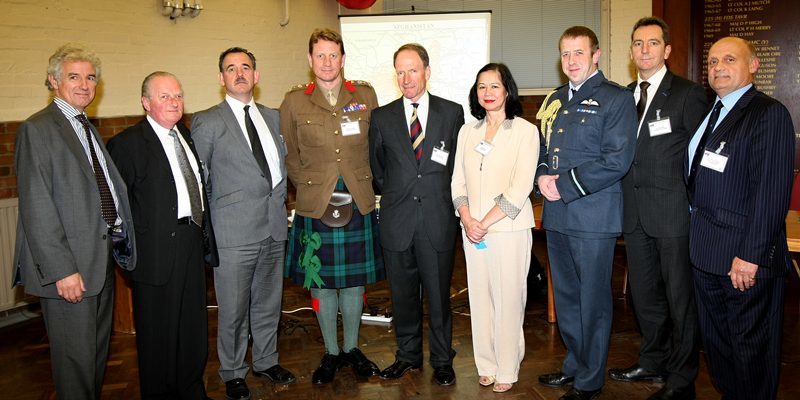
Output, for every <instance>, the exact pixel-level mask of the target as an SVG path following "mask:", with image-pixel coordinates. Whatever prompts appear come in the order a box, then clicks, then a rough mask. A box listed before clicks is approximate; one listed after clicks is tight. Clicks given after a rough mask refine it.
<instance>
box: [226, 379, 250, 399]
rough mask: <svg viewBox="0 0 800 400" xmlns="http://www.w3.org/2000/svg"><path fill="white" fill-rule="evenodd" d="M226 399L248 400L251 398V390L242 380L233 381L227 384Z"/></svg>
mask: <svg viewBox="0 0 800 400" xmlns="http://www.w3.org/2000/svg"><path fill="white" fill-rule="evenodd" d="M225 398H226V399H228V400H247V399H249V398H250V389H248V388H247V383H246V382H245V381H244V379H242V378H236V379H231V380H229V381H226V382H225Z"/></svg>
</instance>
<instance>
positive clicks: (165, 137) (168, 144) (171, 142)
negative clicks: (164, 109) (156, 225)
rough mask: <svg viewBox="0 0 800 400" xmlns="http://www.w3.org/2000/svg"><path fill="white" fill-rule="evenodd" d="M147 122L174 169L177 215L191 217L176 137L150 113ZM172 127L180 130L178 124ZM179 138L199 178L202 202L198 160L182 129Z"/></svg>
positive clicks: (198, 185) (190, 207) (171, 167)
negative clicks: (176, 151)
mask: <svg viewBox="0 0 800 400" xmlns="http://www.w3.org/2000/svg"><path fill="white" fill-rule="evenodd" d="M147 122H149V123H150V126H151V127H152V128H153V130H154V131H155V132H156V136H158V140H160V141H161V147H163V148H164V153H165V154H166V155H167V160H168V161H169V166H170V169H171V170H172V177H173V178H174V179H173V181H174V182H175V192H176V193H178V214H177V215H176V219H181V218H183V217H191V216H192V205H191V202H190V201H189V189H188V188H187V187H186V181H184V180H183V172H181V166H180V164H179V163H178V155H177V154H176V153H175V139H173V138H172V136H170V135H169V132H170V129H167V128H164V127H163V126H161V125H159V124H158V122H156V121H155V120H154V119H153V118H151V117H150V116H149V115H148V116H147ZM172 129H174V130H175V131H178V127H177V126H175V127H173V128H172ZM178 140H180V142H181V146H183V151H185V152H186V158H187V159H189V165H191V166H192V172H193V173H194V177H195V179H197V188H198V189H199V190H200V193H199V194H200V201H201V202H202V201H203V183H202V181H201V180H200V168H199V167H198V165H197V160H195V158H194V155H193V153H192V149H190V148H189V145H188V144H187V143H186V141H185V140H183V137H182V135H181V134H180V131H178ZM203 209H205V205H203Z"/></svg>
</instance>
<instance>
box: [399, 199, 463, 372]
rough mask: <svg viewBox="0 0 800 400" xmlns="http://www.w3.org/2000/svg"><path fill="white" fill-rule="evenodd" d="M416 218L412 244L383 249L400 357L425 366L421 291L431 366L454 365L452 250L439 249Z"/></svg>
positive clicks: (419, 219)
mask: <svg viewBox="0 0 800 400" xmlns="http://www.w3.org/2000/svg"><path fill="white" fill-rule="evenodd" d="M422 218H423V217H422V213H419V217H418V218H417V221H416V230H415V232H414V238H413V239H412V241H411V246H410V247H409V248H408V249H406V250H404V251H399V252H398V251H389V250H384V263H385V264H386V273H387V276H388V278H389V288H390V290H391V292H392V308H393V311H394V326H395V337H396V338H397V347H398V350H397V359H398V360H400V361H405V362H408V363H411V364H414V365H422V360H423V356H422V316H423V313H422V293H423V290H424V292H425V294H426V295H427V300H428V314H429V316H428V328H429V330H428V341H429V343H428V345H429V347H430V364H431V366H433V367H434V368H435V367H441V366H445V365H451V364H452V363H453V356H454V355H455V352H454V351H453V348H452V340H453V320H452V314H451V313H450V281H451V278H452V276H453V250H452V249H451V250H448V251H443V252H440V251H436V249H434V248H433V246H431V243H430V241H429V240H428V237H427V233H426V231H425V225H424V223H423V221H422Z"/></svg>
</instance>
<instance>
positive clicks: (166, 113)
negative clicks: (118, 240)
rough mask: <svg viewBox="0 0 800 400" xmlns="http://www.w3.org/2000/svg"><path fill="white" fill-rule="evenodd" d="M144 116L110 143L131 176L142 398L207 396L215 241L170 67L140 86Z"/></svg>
mask: <svg viewBox="0 0 800 400" xmlns="http://www.w3.org/2000/svg"><path fill="white" fill-rule="evenodd" d="M142 106H143V107H144V109H145V110H146V111H147V116H146V118H145V119H143V120H142V121H140V122H139V123H137V124H136V125H134V126H132V127H130V128H128V129H126V130H124V131H122V132H121V133H120V134H119V135H117V136H115V137H114V138H112V139H111V141H109V143H108V149H109V152H110V153H111V157H112V158H113V159H114V162H115V163H116V165H117V167H118V168H119V171H120V174H121V175H122V178H123V179H124V180H125V183H126V185H127V189H128V196H129V198H130V203H131V210H132V213H133V224H134V227H135V229H136V232H137V234H138V237H139V238H140V239H139V241H138V242H137V246H138V247H137V250H138V254H139V260H140V263H139V266H140V268H137V269H136V270H135V271H134V272H132V273H131V275H130V276H131V278H132V281H133V314H134V318H135V321H136V347H137V351H138V356H139V383H140V386H141V396H142V399H165V398H180V399H201V400H202V399H205V398H206V393H205V389H204V387H203V371H204V369H205V365H206V359H207V355H208V350H207V349H208V327H207V320H208V317H207V315H206V284H205V272H204V266H205V260H204V255H206V256H207V259H208V261H209V263H210V264H212V265H216V264H217V262H216V246H215V245H214V240H213V231H212V229H211V218H209V214H208V211H207V210H208V207H207V206H206V205H207V204H208V201H207V200H206V199H205V196H204V193H205V191H204V190H203V186H204V181H203V174H202V165H201V164H200V161H199V159H198V158H197V154H196V153H195V149H194V144H193V143H192V140H191V139H190V138H189V131H188V130H187V129H186V127H184V126H183V125H181V124H179V121H180V120H181V117H183V89H182V88H181V84H180V82H178V79H177V78H176V77H175V76H174V75H172V74H170V73H168V72H154V73H152V74H150V75H148V76H147V77H146V78H145V79H144V82H143V83H142Z"/></svg>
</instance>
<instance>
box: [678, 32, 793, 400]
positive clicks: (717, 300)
mask: <svg viewBox="0 0 800 400" xmlns="http://www.w3.org/2000/svg"><path fill="white" fill-rule="evenodd" d="M758 65H759V61H758V58H757V56H756V52H755V49H754V47H753V45H752V44H751V43H749V42H747V41H746V40H743V39H741V38H734V37H726V38H722V39H720V40H718V41H717V42H716V43H714V44H713V45H712V46H711V49H710V50H709V52H708V84H709V86H711V88H712V89H714V91H715V92H716V93H717V97H716V98H715V101H714V107H713V108H712V111H711V112H710V113H709V114H708V116H707V117H706V118H705V119H704V120H703V122H702V123H701V124H700V126H698V127H697V130H696V131H695V134H694V136H693V137H692V139H691V141H690V142H689V149H688V153H687V158H688V160H687V161H688V162H687V163H686V164H685V165H686V166H687V167H688V185H689V194H690V196H689V197H690V203H691V207H692V215H691V225H690V231H689V253H690V257H691V260H692V263H693V264H694V282H695V296H696V298H697V311H698V320H699V322H700V331H701V332H702V337H703V348H704V349H705V352H706V355H707V356H708V365H709V371H710V373H711V378H712V380H713V382H714V384H715V386H716V387H717V389H718V390H719V391H720V392H722V394H723V399H774V398H775V396H776V394H777V390H778V376H779V372H780V357H781V333H782V329H783V301H784V289H785V281H784V277H785V275H786V271H788V270H789V265H790V263H791V262H790V259H789V250H788V248H787V245H786V223H785V218H786V211H787V210H788V208H789V195H790V193H791V188H792V172H793V167H794V148H795V147H794V141H795V140H794V127H793V125H792V118H791V116H790V115H789V111H788V110H787V109H786V107H784V106H783V104H781V103H779V102H778V101H777V100H775V99H773V98H771V97H769V96H767V95H766V94H764V93H762V92H759V91H757V90H756V89H755V87H754V86H753V83H752V82H753V75H754V74H755V72H756V71H757V70H758Z"/></svg>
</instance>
